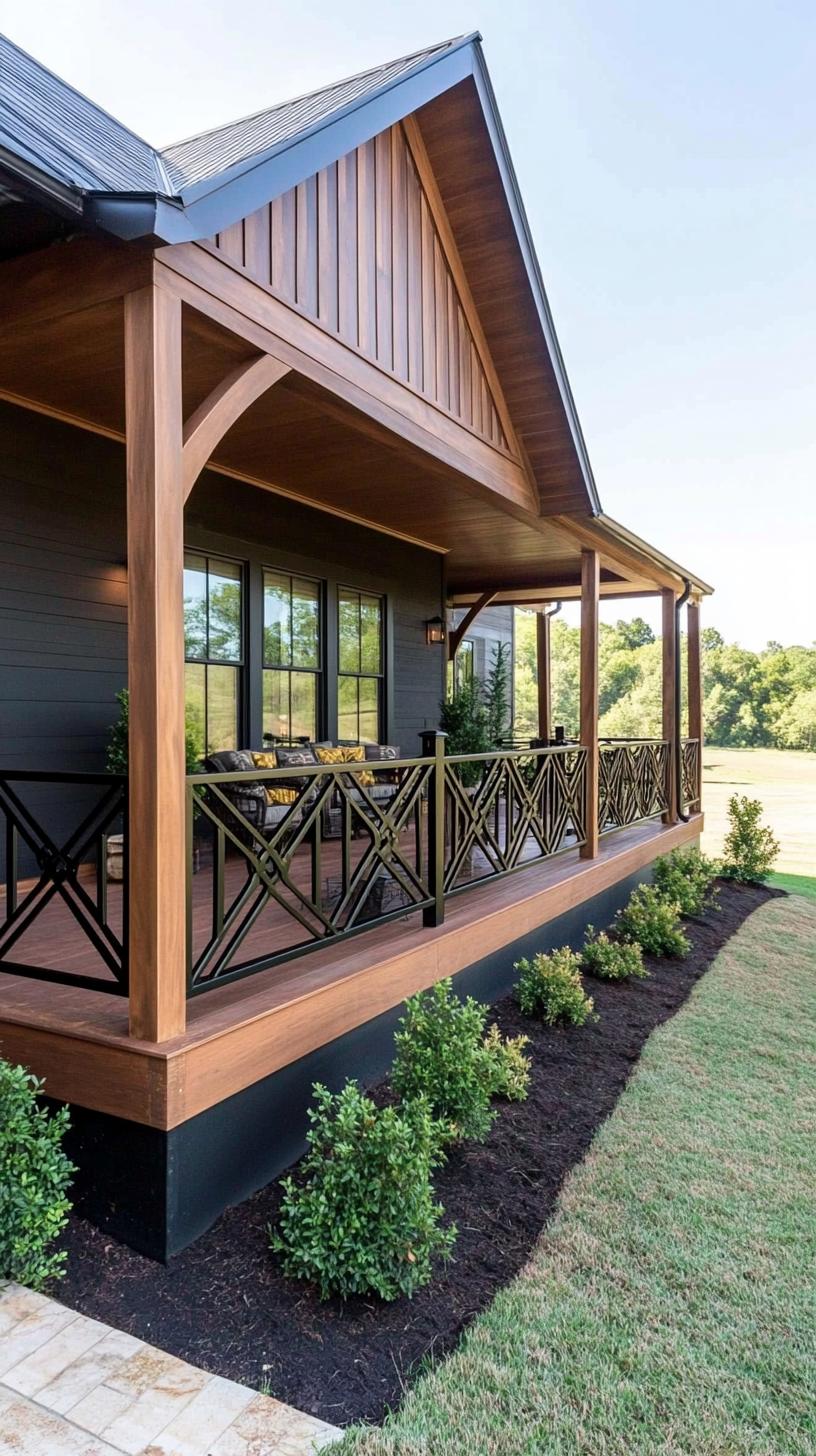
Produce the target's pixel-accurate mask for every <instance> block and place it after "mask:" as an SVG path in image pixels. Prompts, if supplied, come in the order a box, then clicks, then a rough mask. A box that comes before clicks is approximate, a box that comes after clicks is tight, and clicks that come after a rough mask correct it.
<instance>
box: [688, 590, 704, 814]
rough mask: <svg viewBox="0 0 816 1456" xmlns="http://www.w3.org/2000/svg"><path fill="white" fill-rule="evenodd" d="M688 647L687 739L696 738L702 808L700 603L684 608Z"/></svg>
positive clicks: (698, 796)
mask: <svg viewBox="0 0 816 1456" xmlns="http://www.w3.org/2000/svg"><path fill="white" fill-rule="evenodd" d="M686 614H687V615H686V623H687V645H688V661H687V669H688V731H689V738H696V739H697V742H698V744H699V748H698V750H697V752H698V757H697V784H696V788H697V798H698V806H697V807H698V808H700V809H701V808H702V806H703V801H702V793H703V783H702V779H703V678H702V659H701V656H700V603H699V602H695V601H689V604H688V606H687V608H686Z"/></svg>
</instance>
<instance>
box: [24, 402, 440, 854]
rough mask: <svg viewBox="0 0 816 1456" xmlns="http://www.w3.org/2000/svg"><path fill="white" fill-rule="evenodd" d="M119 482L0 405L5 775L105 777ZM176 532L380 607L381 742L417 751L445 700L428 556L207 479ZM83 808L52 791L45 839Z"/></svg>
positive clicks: (42, 422)
mask: <svg viewBox="0 0 816 1456" xmlns="http://www.w3.org/2000/svg"><path fill="white" fill-rule="evenodd" d="M124 479H125V476H124V449H123V447H122V446H121V445H119V444H117V443H116V442H114V441H108V440H105V439H102V438H100V437H98V436H95V435H92V434H89V433H86V432H84V431H81V430H75V429H72V428H70V427H69V426H67V425H62V424H60V423H58V422H57V421H53V420H49V419H46V418H44V417H41V416H39V415H36V414H32V413H31V412H29V411H27V410H21V409H18V408H16V407H14V406H12V405H8V404H5V403H2V402H0V769H2V768H7V769H46V770H47V769H53V770H55V771H56V770H63V771H64V770H75V771H82V772H100V771H102V770H103V769H104V766H105V748H106V743H107V737H108V732H109V729H110V726H111V724H112V722H113V721H114V720H115V718H116V715H117V706H116V702H115V694H116V693H117V692H118V691H119V690H120V689H121V688H123V687H124V686H125V685H126V682H127V569H126V565H125V560H126V531H125V484H124ZM185 530H186V534H187V539H188V542H189V543H190V544H191V545H195V546H203V547H208V548H209V549H211V550H221V551H224V552H226V553H227V554H230V555H234V556H236V557H238V558H239V559H241V560H245V561H249V560H254V561H255V562H256V563H264V564H267V565H270V566H276V565H280V566H282V567H284V568H287V567H288V568H289V569H290V570H294V571H303V572H305V573H307V574H310V575H313V576H316V577H319V578H320V579H321V580H325V581H329V582H334V583H335V585H336V584H337V583H344V584H347V585H349V586H355V587H358V588H361V589H363V590H368V591H373V592H377V593H381V594H383V595H384V596H386V597H387V601H388V609H389V624H390V631H389V638H388V647H389V652H388V664H387V666H388V680H389V690H388V701H387V713H388V720H387V725H386V727H387V736H388V737H389V738H390V739H391V740H392V741H394V742H396V743H398V744H399V745H400V747H401V748H402V750H403V752H404V753H405V754H408V755H410V754H414V753H416V752H417V751H418V747H419V736H418V735H419V734H420V733H421V732H422V730H423V729H425V728H429V727H433V726H434V725H435V724H436V723H437V721H438V716H439V699H440V696H441V693H442V682H443V669H444V663H443V652H442V649H440V648H429V647H427V646H426V644H425V621H426V619H427V618H428V617H432V616H435V615H437V614H438V613H439V612H440V611H441V609H442V567H441V558H440V557H439V556H438V555H436V554H435V553H433V552H430V551H427V550H424V549H422V548H421V547H418V546H413V545H412V544H410V543H409V542H404V541H400V540H398V539H396V538H394V537H389V536H383V535H380V534H379V533H377V532H375V531H371V530H368V529H366V528H365V527H363V526H360V525H357V524H355V523H354V522H349V521H345V520H342V519H339V518H337V517H334V516H329V515H327V514H325V513H324V512H320V511H315V510H313V509H310V508H309V507H307V506H301V505H299V504H298V503H296V502H293V501H289V500H285V499H283V498H282V497H280V496H275V495H273V494H271V493H269V492H267V491H262V490H259V489H257V488H255V487H252V486H245V485H242V484H239V483H236V482H234V481H225V480H224V478H223V477H220V476H217V475H214V474H209V475H207V474H205V475H204V476H203V477H202V479H201V480H200V481H199V483H198V485H197V486H196V489H195V491H194V493H193V496H192V499H191V502H190V506H189V507H188V511H187V519H186V523H185ZM256 696H257V694H256ZM256 716H257V714H256ZM257 730H258V724H256V725H255V731H256V732H257ZM246 732H247V734H248V735H249V734H250V724H249V722H248V723H247V727H246ZM252 736H254V735H252ZM32 794H33V795H34V797H31V798H30V802H31V804H32V805H33V804H34V802H35V799H36V802H37V803H38V805H41V804H42V801H43V795H42V792H41V791H39V790H38V791H36V793H34V791H32ZM79 806H80V801H79V800H77V801H76V803H73V804H72V803H71V801H70V796H69V795H66V794H65V793H60V794H55V795H53V796H52V803H51V806H50V813H49V822H48V828H49V830H50V831H51V832H52V833H53V834H54V835H56V836H60V835H65V834H67V833H68V832H69V831H70V829H71V828H72V827H73V826H74V824H75V822H76V812H77V809H78V807H79Z"/></svg>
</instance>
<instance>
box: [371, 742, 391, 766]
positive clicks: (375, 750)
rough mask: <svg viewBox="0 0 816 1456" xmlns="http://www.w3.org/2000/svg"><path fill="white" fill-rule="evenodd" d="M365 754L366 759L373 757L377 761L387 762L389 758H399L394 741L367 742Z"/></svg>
mask: <svg viewBox="0 0 816 1456" xmlns="http://www.w3.org/2000/svg"><path fill="white" fill-rule="evenodd" d="M365 756H366V758H367V759H370V758H374V759H376V760H377V761H378V762H379V763H387V761H388V759H389V758H399V756H400V751H399V747H398V745H397V744H395V743H367V744H366V745H365Z"/></svg>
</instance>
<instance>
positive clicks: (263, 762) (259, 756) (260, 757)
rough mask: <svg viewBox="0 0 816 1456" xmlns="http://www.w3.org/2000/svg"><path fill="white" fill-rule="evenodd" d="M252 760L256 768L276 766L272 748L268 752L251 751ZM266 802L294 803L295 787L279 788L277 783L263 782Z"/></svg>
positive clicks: (275, 756)
mask: <svg viewBox="0 0 816 1456" xmlns="http://www.w3.org/2000/svg"><path fill="white" fill-rule="evenodd" d="M252 762H253V763H254V765H255V767H256V768H277V767H278V755H277V754H276V753H275V750H274V748H273V749H272V750H271V752H269V753H253V755H252ZM264 792H265V793H266V802H267V804H294V803H295V801H296V799H297V789H284V788H279V787H278V785H277V784H264Z"/></svg>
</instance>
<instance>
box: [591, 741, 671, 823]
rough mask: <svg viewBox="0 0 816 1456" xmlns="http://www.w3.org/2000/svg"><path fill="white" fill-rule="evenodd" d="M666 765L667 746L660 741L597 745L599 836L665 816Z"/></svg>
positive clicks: (667, 763) (666, 794) (667, 772)
mask: <svg viewBox="0 0 816 1456" xmlns="http://www.w3.org/2000/svg"><path fill="white" fill-rule="evenodd" d="M670 762H671V756H670V752H669V745H668V743H666V742H664V741H661V740H660V739H654V740H651V739H641V740H631V741H629V742H620V743H603V744H601V747H600V761H599V768H598V826H599V829H600V831H601V833H602V834H603V833H608V832H609V831H610V830H612V829H622V828H624V826H625V825H627V824H637V823H638V822H639V821H640V820H642V819H651V818H653V817H654V816H655V815H657V814H662V813H664V812H665V810H666V809H667V808H668V775H669V766H670Z"/></svg>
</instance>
